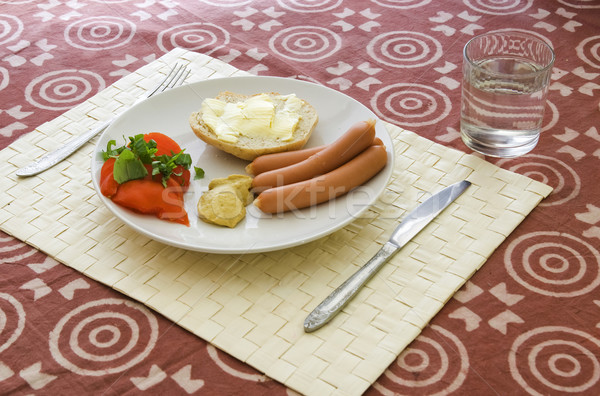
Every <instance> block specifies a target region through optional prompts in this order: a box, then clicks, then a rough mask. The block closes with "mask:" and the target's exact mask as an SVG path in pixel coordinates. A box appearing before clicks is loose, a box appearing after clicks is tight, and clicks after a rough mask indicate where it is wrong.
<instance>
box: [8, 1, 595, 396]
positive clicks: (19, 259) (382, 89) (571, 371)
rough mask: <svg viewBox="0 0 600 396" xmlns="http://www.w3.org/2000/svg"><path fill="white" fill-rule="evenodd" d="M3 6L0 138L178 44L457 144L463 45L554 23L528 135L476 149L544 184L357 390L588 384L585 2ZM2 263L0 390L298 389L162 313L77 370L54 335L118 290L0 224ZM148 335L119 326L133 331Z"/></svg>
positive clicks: (591, 189)
mask: <svg viewBox="0 0 600 396" xmlns="http://www.w3.org/2000/svg"><path fill="white" fill-rule="evenodd" d="M1 3H2V8H1V13H0V26H1V28H0V97H1V98H2V100H1V101H0V149H1V148H5V147H6V146H8V145H9V144H10V143H12V142H14V141H15V140H16V139H18V138H19V136H22V135H23V134H26V133H28V132H29V131H31V130H33V129H34V128H36V127H37V126H38V125H40V124H42V123H44V122H46V121H49V120H52V119H54V118H56V117H57V116H58V115H60V114H62V113H63V112H65V111H66V110H68V109H70V108H72V107H73V106H75V105H77V104H79V103H81V102H82V101H84V100H86V99H87V98H89V97H91V96H93V95H94V94H96V93H98V92H99V91H101V90H102V89H104V88H105V87H106V86H108V85H110V84H111V83H113V82H115V81H116V80H118V79H119V78H121V77H122V76H124V75H127V74H129V73H130V72H132V71H134V70H136V69H138V68H139V67H141V66H143V65H144V64H146V63H148V62H151V61H152V60H154V59H156V58H158V57H160V56H161V55H162V54H164V53H166V52H168V51H169V50H171V49H172V48H174V47H182V48H186V49H188V50H192V51H197V52H200V53H204V54H207V55H210V56H212V57H215V58H218V59H220V60H223V61H225V62H227V63H229V64H231V65H232V66H235V67H237V68H239V69H242V70H247V71H250V72H251V73H253V74H257V75H272V76H283V77H292V78H299V79H305V80H309V81H314V82H318V83H320V84H323V85H326V86H329V87H331V88H334V89H336V90H339V91H341V92H343V93H345V94H347V95H349V96H351V97H353V98H355V99H357V100H358V101H360V102H362V103H363V104H365V105H366V106H368V107H369V108H371V109H372V110H373V111H374V112H375V113H376V114H377V115H378V116H379V117H380V118H381V119H382V120H385V121H388V122H390V123H393V124H396V125H398V126H401V127H403V128H405V129H408V130H411V131H414V132H416V133H418V134H419V135H421V136H423V137H426V138H428V139H431V140H432V141H435V142H437V143H442V144H444V145H446V146H449V147H454V148H457V149H459V150H463V151H467V152H468V149H467V148H466V147H465V146H464V144H463V143H462V141H461V139H460V136H459V133H458V129H459V121H458V118H459V112H460V106H459V102H460V85H461V64H462V47H463V46H464V44H465V43H466V42H467V41H468V40H469V39H470V38H471V37H473V36H474V35H476V34H478V33H482V32H485V31H491V30H503V29H509V28H510V29H518V30H522V31H528V32H531V33H533V34H535V35H537V36H539V37H542V38H543V39H545V40H547V41H548V42H550V43H551V44H552V46H553V48H554V49H555V52H556V56H557V59H556V63H555V66H554V72H553V76H552V81H551V86H550V93H549V99H548V107H547V112H546V117H545V121H544V131H543V133H542V137H541V140H540V143H539V144H538V146H537V147H536V148H535V149H534V150H533V151H532V152H531V153H530V154H528V155H526V156H524V157H521V158H518V159H511V160H498V159H489V161H490V162H493V163H495V164H497V165H499V166H501V167H502V168H506V169H509V170H512V171H514V172H517V173H521V174H525V175H527V176H529V177H531V178H533V179H536V180H539V181H542V182H544V183H547V184H549V185H550V186H552V187H553V188H554V191H553V193H552V194H551V195H550V196H549V197H548V198H547V199H545V200H544V201H543V202H542V203H541V204H540V205H539V206H538V207H537V208H536V209H535V210H534V211H533V212H532V213H531V214H530V215H529V216H528V217H527V218H526V219H525V221H524V222H523V223H521V225H520V226H519V227H518V228H517V229H516V230H515V231H514V232H513V233H512V235H511V236H510V237H509V238H508V239H507V240H506V241H505V242H504V243H503V244H502V245H501V246H500V248H499V249H498V250H497V251H496V252H495V253H494V254H493V255H492V256H491V257H490V258H489V259H488V261H487V262H486V264H485V265H484V266H483V267H482V268H481V269H480V270H479V271H478V272H477V273H476V274H475V275H474V276H473V277H472V278H471V279H470V280H469V281H468V282H467V284H466V285H465V286H464V287H463V288H462V289H461V290H460V291H459V292H458V293H457V294H456V295H455V296H454V298H453V299H452V300H451V301H449V302H448V303H447V304H446V306H445V307H444V308H443V309H442V311H440V312H439V313H438V315H437V316H436V317H435V318H434V319H433V320H432V321H431V323H430V324H429V325H428V326H427V327H426V328H425V329H424V330H423V332H422V333H421V335H420V336H419V337H418V338H417V339H416V340H415V341H414V342H413V343H412V344H411V345H410V346H409V348H407V349H406V350H405V351H404V352H403V353H402V354H401V355H400V356H399V357H398V359H397V360H396V362H395V363H393V364H392V365H391V366H390V367H389V368H388V370H387V371H386V372H385V373H384V374H383V375H382V376H381V377H380V378H379V379H378V380H377V381H376V382H375V384H373V386H372V387H371V388H370V389H369V390H368V391H367V392H366V394H369V395H377V394H383V395H391V394H406V393H409V394H437V393H440V394H448V393H455V394H534V395H537V394H564V393H569V394H597V393H598V392H599V390H600V358H599V356H600V253H599V251H598V250H599V247H598V246H599V245H600V243H599V240H600V203H599V202H598V198H597V197H598V196H600V184H599V183H598V182H597V175H598V173H597V169H598V166H599V161H600V131H599V128H600V124H599V122H598V120H599V119H600V118H599V111H600V100H599V98H600V3H599V2H598V1H597V0H559V1H555V2H548V1H541V0H514V1H500V2H498V1H496V2H494V1H479V2H475V1H471V0H464V1H456V0H453V1H444V2H432V1H431V0H406V1H394V0H371V1H368V2H367V1H363V0H322V1H310V0H304V1H302V0H301V1H291V0H278V1H274V0H269V1H267V0H265V1H252V0H196V1H190V0H187V1H186V0H180V1H179V2H175V1H155V0H145V1H141V0H140V1H133V0H132V1H128V0H120V1H116V0H111V1H102V2H101V1H95V0H75V1H63V0H56V1H54V0H53V1H46V2H39V1H28V0H5V1H1ZM2 221H3V219H0V222H2ZM0 270H1V271H2V277H1V278H0V393H3V394H6V393H14V394H26V393H31V392H38V393H43V394H51V393H57V392H60V393H61V394H77V393H82V392H86V393H90V392H93V393H103V394H117V393H118V394H121V393H125V392H132V393H142V392H144V391H145V392H150V393H159V392H169V393H170V394H171V393H177V394H185V393H198V394H267V393H268V394H274V395H278V394H279V395H285V394H293V393H294V392H293V391H291V390H288V389H286V388H285V387H284V386H283V385H281V384H279V383H277V382H276V381H273V380H270V379H269V378H266V377H265V376H264V375H262V374H261V373H260V372H257V371H256V370H254V369H253V368H251V367H249V366H247V365H246V364H244V363H242V362H239V361H237V360H236V359H234V358H232V357H231V356H228V355H227V354H225V353H223V352H221V351H219V350H217V349H216V348H214V347H213V346H211V345H210V344H207V343H206V342H205V341H203V340H201V339H199V338H197V337H195V336H194V335H192V334H190V333H188V332H187V331H185V330H183V329H182V328H180V327H178V326H177V325H173V324H172V323H171V322H170V321H168V320H166V319H164V318H163V317H161V316H160V315H158V314H156V313H149V315H153V316H154V317H155V319H156V321H155V323H156V329H154V330H156V331H157V332H158V335H159V336H158V337H157V341H156V343H155V344H153V345H152V348H151V350H150V351H149V353H148V354H147V356H146V357H145V358H144V359H142V360H141V361H139V362H137V363H136V364H127V362H124V364H123V367H127V368H124V369H122V370H114V369H106V370H102V369H101V367H102V361H105V362H109V361H111V360H113V361H112V362H111V366H110V367H113V368H114V367H115V366H114V364H112V363H114V360H115V359H118V358H119V356H117V355H116V354H115V353H113V354H112V355H110V354H109V355H105V356H104V357H103V358H101V359H98V362H97V363H98V367H100V369H99V370H97V371H96V372H95V373H94V375H85V373H80V372H77V370H73V369H72V367H69V365H67V364H64V362H63V361H61V360H60V359H55V357H56V354H55V353H54V351H55V350H56V348H58V347H59V346H57V345H53V343H52V340H53V334H54V333H55V332H57V331H60V329H59V327H60V324H61V323H64V321H65V318H68V317H71V316H72V315H74V314H75V313H76V312H79V311H81V310H83V309H85V307H88V306H90V305H95V306H101V305H102V304H106V303H109V302H110V301H114V300H112V299H126V297H124V296H122V295H121V294H119V293H118V292H116V291H114V290H112V289H110V288H108V287H106V286H103V285H101V284H99V283H96V282H95V281H93V280H91V279H89V278H86V277H85V276H83V275H81V274H79V273H77V272H76V271H75V270H73V269H70V268H67V267H65V266H63V265H61V264H59V263H57V262H56V261H54V260H53V259H52V258H49V257H47V256H46V255H44V254H43V253H41V252H39V251H37V250H35V249H33V248H31V247H29V246H27V245H26V244H24V243H22V242H20V241H18V240H16V239H14V238H12V237H10V236H8V235H6V234H0ZM104 330H105V331H102V329H97V330H96V333H97V334H95V335H94V334H90V335H88V337H90V340H91V339H92V338H94V337H96V338H95V341H96V343H98V342H99V343H100V344H102V345H100V346H102V347H103V348H104V349H105V350H107V349H110V348H106V347H107V346H109V344H110V343H111V342H112V341H111V340H112V339H116V338H120V337H121V336H122V338H124V339H125V338H127V336H128V335H127V334H119V337H117V335H116V333H115V334H113V337H112V338H111V337H108V338H106V337H104V338H102V337H100V338H98V337H99V334H100V333H101V332H103V333H104V336H106V335H107V334H108V333H111V332H117V331H125V330H123V329H119V330H115V329H113V328H110V329H108V328H106V329H104ZM145 336H147V334H144V333H143V332H140V333H137V334H133V333H132V334H129V340H130V343H131V345H130V347H131V348H133V349H135V347H136V343H138V344H140V345H141V344H142V343H144V344H145V343H146V341H147V340H144V339H143V337H145ZM74 344H77V343H76V342H74ZM71 353H73V354H75V355H77V354H78V353H85V352H84V351H81V350H77V349H74V350H73V351H71ZM109 353H110V352H109ZM107 367H108V366H107Z"/></svg>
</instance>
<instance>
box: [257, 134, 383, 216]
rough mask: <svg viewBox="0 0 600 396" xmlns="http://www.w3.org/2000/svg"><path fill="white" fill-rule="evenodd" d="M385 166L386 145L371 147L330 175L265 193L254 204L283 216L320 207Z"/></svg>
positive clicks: (264, 210)
mask: <svg viewBox="0 0 600 396" xmlns="http://www.w3.org/2000/svg"><path fill="white" fill-rule="evenodd" d="M386 163H387V152H386V150H385V146H370V147H369V148H367V149H366V150H364V151H363V152H362V153H360V154H359V155H357V156H356V157H354V158H353V159H351V160H350V161H348V162H347V163H345V164H344V165H342V166H340V167H339V168H337V169H334V170H333V171H331V172H329V173H326V174H324V175H321V176H318V177H315V178H312V179H309V180H304V181H301V182H297V183H293V184H288V185H285V186H279V187H273V188H269V189H268V190H265V191H263V192H262V193H260V194H259V195H258V197H257V198H256V199H255V200H254V205H256V206H257V207H258V208H259V209H260V210H262V211H263V212H265V213H281V212H286V211H290V210H296V209H302V208H306V207H309V206H312V205H317V204H319V203H322V202H325V201H328V200H330V199H333V198H336V197H338V196H340V195H343V194H346V193H348V192H349V191H350V190H352V189H353V188H355V187H358V186H360V185H362V184H363V183H365V182H367V181H368V180H370V179H371V178H372V177H373V176H375V175H376V174H377V173H379V171H381V170H382V169H383V168H384V167H385V164H386Z"/></svg>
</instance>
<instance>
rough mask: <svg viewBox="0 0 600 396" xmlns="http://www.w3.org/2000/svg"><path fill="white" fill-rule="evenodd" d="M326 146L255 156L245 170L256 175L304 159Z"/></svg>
mask: <svg viewBox="0 0 600 396" xmlns="http://www.w3.org/2000/svg"><path fill="white" fill-rule="evenodd" d="M325 147H327V146H318V147H311V148H306V149H302V150H294V151H284V152H281V153H272V154H265V155H261V156H260V157H256V158H255V159H254V161H252V162H251V163H249V164H248V166H246V172H248V173H249V174H250V175H253V176H256V175H260V174H261V173H264V172H268V171H270V170H273V169H279V168H284V167H286V166H289V165H293V164H297V163H298V162H300V161H304V160H305V159H307V158H308V157H310V156H311V155H313V154H316V153H318V152H319V151H321V150H323V149H324V148H325Z"/></svg>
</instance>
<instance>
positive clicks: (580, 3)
mask: <svg viewBox="0 0 600 396" xmlns="http://www.w3.org/2000/svg"><path fill="white" fill-rule="evenodd" d="M558 2H559V3H560V4H564V5H566V6H568V7H573V8H577V9H581V10H589V9H598V8H600V4H599V3H598V2H597V1H596V0H558Z"/></svg>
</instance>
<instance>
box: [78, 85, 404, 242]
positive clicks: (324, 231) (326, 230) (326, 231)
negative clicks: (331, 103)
mask: <svg viewBox="0 0 600 396" xmlns="http://www.w3.org/2000/svg"><path fill="white" fill-rule="evenodd" d="M233 80H253V81H257V80H269V81H285V82H286V83H288V84H290V83H291V84H300V85H306V86H308V87H310V88H309V89H321V90H324V91H327V92H330V93H331V94H333V95H342V96H344V97H345V98H346V99H347V100H349V101H350V102H353V103H354V104H355V105H358V106H360V107H363V108H364V109H365V110H366V111H367V112H368V113H370V114H371V116H372V117H373V118H374V119H376V121H377V123H378V124H382V125H383V128H380V130H381V131H383V133H384V134H385V135H386V137H387V138H388V140H389V142H390V143H392V146H391V147H386V151H387V153H388V161H387V163H386V166H385V167H384V168H383V169H382V170H381V171H380V172H387V176H386V177H385V180H383V182H382V186H381V188H379V189H378V191H377V193H376V194H374V195H373V196H372V197H371V199H370V201H369V202H368V203H367V204H365V205H363V207H362V208H361V209H360V210H358V211H356V212H355V213H352V214H349V215H348V216H346V217H345V218H344V219H343V220H341V221H340V222H338V223H335V224H334V225H333V226H324V227H320V229H319V230H317V231H316V232H313V233H311V235H310V236H309V237H303V238H301V239H292V240H289V241H287V242H280V243H278V244H276V245H272V244H271V245H265V246H261V247H257V248H252V247H247V246H245V247H242V248H237V247H228V248H226V249H224V248H220V247H209V246H199V245H190V244H189V243H185V242H184V241H178V240H173V239H169V238H165V237H163V236H161V235H157V234H156V233H153V232H151V231H149V230H147V229H146V228H144V227H142V226H141V225H139V224H137V223H136V222H135V221H134V220H135V217H137V216H143V217H144V218H147V217H148V216H149V215H142V214H137V213H135V212H131V211H128V210H127V209H124V208H121V207H118V205H117V204H115V203H114V202H112V200H111V199H110V198H108V197H105V196H104V195H102V193H101V192H100V188H99V181H98V179H97V177H95V175H96V174H97V173H98V172H99V171H100V169H96V168H97V167H96V165H97V163H98V162H99V161H98V159H97V156H98V153H99V152H101V151H102V150H104V147H100V143H101V142H102V141H103V138H104V137H105V136H106V135H107V134H109V133H110V131H111V126H112V125H113V124H114V123H117V122H118V121H119V120H121V119H123V118H125V117H127V116H128V115H129V113H130V112H131V111H132V110H134V109H135V108H137V107H138V106H141V105H143V103H145V102H147V101H150V100H156V99H155V98H157V97H160V96H161V95H165V94H168V93H169V92H171V91H173V90H177V89H185V88H186V87H187V88H188V89H189V88H192V89H194V87H195V86H202V85H204V84H218V83H219V82H220V81H227V83H228V84H229V83H230V82H231V81H233ZM240 88H241V90H243V86H241V87H240ZM205 97H208V96H205ZM189 132H190V133H192V134H193V131H192V130H191V128H190V130H189ZM144 133H145V132H144ZM205 144H206V143H205ZM207 146H208V145H207ZM394 165H395V155H394V148H393V139H392V136H391V135H390V133H389V131H388V129H387V128H385V122H384V121H383V120H382V119H381V118H380V117H378V116H377V115H376V114H375V113H374V112H373V111H372V110H371V109H370V108H368V107H367V106H365V105H364V104H362V103H361V102H359V101H358V100H356V99H354V98H353V97H351V96H349V95H346V94H345V93H343V92H340V91H338V90H335V89H333V88H331V87H328V86H325V85H322V84H319V83H316V82H312V81H307V80H302V79H297V78H290V77H280V76H252V75H250V76H249V75H242V76H230V77H216V78H208V79H204V80H199V81H193V82H190V83H188V84H185V85H183V86H180V87H175V88H172V89H170V90H167V91H165V92H161V93H159V94H155V95H153V96H152V97H150V98H148V99H146V100H144V101H141V102H140V103H136V104H135V105H133V106H131V107H130V108H128V109H127V110H125V111H123V113H121V114H119V115H118V116H117V117H115V119H114V120H113V121H112V123H111V125H109V126H108V127H107V128H105V129H104V131H102V133H101V134H100V135H99V137H98V138H97V142H96V144H95V146H94V149H93V152H92V155H91V166H90V175H91V178H92V184H93V187H94V190H95V192H96V195H97V196H98V197H99V199H100V200H101V201H102V203H103V205H104V206H105V207H106V208H107V209H108V210H109V211H110V212H111V214H112V215H113V216H114V217H115V218H117V219H119V220H120V221H121V222H123V224H124V225H125V226H127V227H130V228H132V229H133V230H135V231H136V232H138V233H140V234H142V235H144V236H146V237H148V238H150V239H152V240H156V241H158V242H161V243H163V244H165V245H168V246H173V247H177V248H181V249H184V250H188V251H196V252H203V253H215V254H251V253H264V252H270V251H277V250H283V249H288V248H291V247H295V246H300V245H304V244H306V243H309V242H312V241H315V240H317V239H320V238H323V237H325V236H327V235H330V234H332V233H334V232H336V231H339V230H340V229H342V228H344V227H345V226H347V225H348V224H350V223H352V222H354V221H355V220H357V219H358V218H360V217H361V215H362V214H364V212H365V211H367V210H368V209H369V208H370V207H372V205H373V204H374V203H375V202H376V201H377V199H379V197H381V195H382V194H383V193H384V192H385V190H386V188H387V186H388V185H389V182H390V180H391V177H392V174H393V169H394ZM346 195H347V194H345V195H344V196H342V197H345V196H346ZM343 199H345V198H343ZM250 205H252V204H250ZM114 209H117V210H122V211H125V212H127V214H128V215H132V216H133V219H132V220H130V219H127V218H124V217H123V216H121V215H120V214H119V213H117V212H116V211H115V210H114ZM306 209H309V208H306ZM257 210H258V209H257ZM190 215H193V214H190ZM152 220H156V221H157V222H163V221H164V220H160V219H157V218H156V219H152ZM281 220H283V219H280V221H281ZM157 224H158V223H157ZM232 230H233V229H232Z"/></svg>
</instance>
